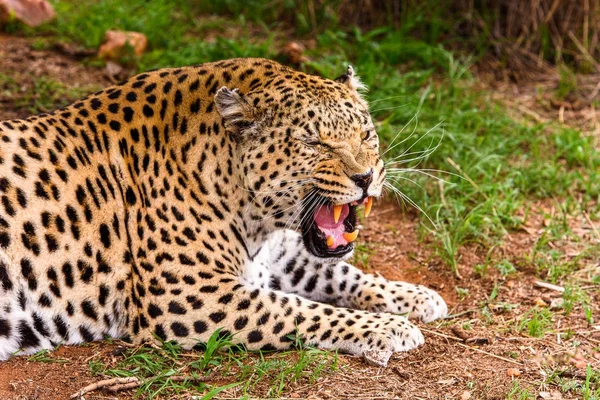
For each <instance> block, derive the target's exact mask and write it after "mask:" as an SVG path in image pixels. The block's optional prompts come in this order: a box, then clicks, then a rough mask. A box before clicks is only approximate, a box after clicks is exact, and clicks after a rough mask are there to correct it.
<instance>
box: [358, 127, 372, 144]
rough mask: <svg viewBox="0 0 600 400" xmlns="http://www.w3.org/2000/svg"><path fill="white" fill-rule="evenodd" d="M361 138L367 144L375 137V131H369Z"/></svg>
mask: <svg viewBox="0 0 600 400" xmlns="http://www.w3.org/2000/svg"><path fill="white" fill-rule="evenodd" d="M361 136H362V138H361V139H362V140H363V141H365V142H366V141H368V140H369V139H371V138H372V137H373V130H368V131H366V132H364V133H363V134H362V135H361Z"/></svg>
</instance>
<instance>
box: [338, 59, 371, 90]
mask: <svg viewBox="0 0 600 400" xmlns="http://www.w3.org/2000/svg"><path fill="white" fill-rule="evenodd" d="M335 81H336V82H339V83H343V84H344V85H346V86H348V88H350V89H351V90H354V91H355V92H360V91H366V90H367V87H366V86H365V84H364V83H362V82H361V81H360V79H359V78H358V76H356V75H355V74H354V68H352V65H348V69H347V70H346V73H345V74H343V75H341V76H339V77H337V78H336V79H335Z"/></svg>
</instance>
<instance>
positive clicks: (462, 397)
mask: <svg viewBox="0 0 600 400" xmlns="http://www.w3.org/2000/svg"><path fill="white" fill-rule="evenodd" d="M470 398H471V392H468V391H466V390H465V391H464V392H463V393H462V394H461V395H460V400H469V399H470Z"/></svg>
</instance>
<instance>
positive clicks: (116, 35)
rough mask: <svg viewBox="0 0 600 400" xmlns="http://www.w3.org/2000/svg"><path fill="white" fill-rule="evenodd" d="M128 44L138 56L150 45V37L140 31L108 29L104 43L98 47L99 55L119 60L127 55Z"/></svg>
mask: <svg viewBox="0 0 600 400" xmlns="http://www.w3.org/2000/svg"><path fill="white" fill-rule="evenodd" d="M128 45H129V46H131V48H133V53H134V54H135V55H136V56H141V55H142V54H143V53H144V51H145V50H146V47H147V46H148V39H147V38H146V35H144V34H143V33H139V32H125V31H106V34H105V36H104V43H102V45H101V46H100V48H99V49H98V57H99V58H103V59H106V60H115V61H117V60H119V59H120V58H122V57H124V56H126V55H127V46H128Z"/></svg>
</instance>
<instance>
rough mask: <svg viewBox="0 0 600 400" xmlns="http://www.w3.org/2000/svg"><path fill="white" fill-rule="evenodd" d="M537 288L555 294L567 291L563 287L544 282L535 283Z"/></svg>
mask: <svg viewBox="0 0 600 400" xmlns="http://www.w3.org/2000/svg"><path fill="white" fill-rule="evenodd" d="M535 286H537V287H541V288H544V289H550V290H554V291H555V292H560V293H562V292H564V291H565V288H564V287H562V286H558V285H553V284H551V283H547V282H542V281H535Z"/></svg>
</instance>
